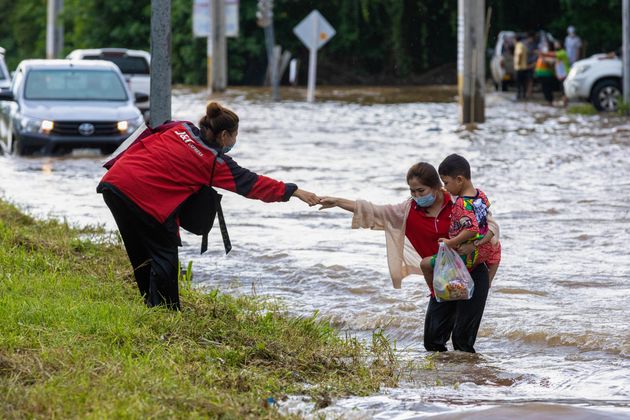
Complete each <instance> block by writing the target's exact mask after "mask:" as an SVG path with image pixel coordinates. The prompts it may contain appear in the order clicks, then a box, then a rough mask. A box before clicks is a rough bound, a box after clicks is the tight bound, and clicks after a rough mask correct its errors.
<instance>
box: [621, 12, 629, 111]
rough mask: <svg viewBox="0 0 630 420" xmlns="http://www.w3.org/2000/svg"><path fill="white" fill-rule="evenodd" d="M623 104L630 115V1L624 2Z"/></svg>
mask: <svg viewBox="0 0 630 420" xmlns="http://www.w3.org/2000/svg"><path fill="white" fill-rule="evenodd" d="M622 15H623V25H622V26H623V46H622V54H621V55H622V57H621V59H622V62H623V102H624V104H625V106H626V113H630V110H629V109H628V108H627V107H628V106H630V0H623V5H622Z"/></svg>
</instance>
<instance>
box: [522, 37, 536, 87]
mask: <svg viewBox="0 0 630 420" xmlns="http://www.w3.org/2000/svg"><path fill="white" fill-rule="evenodd" d="M525 45H526V46H527V74H526V75H527V95H526V97H527V98H531V97H532V92H533V90H534V67H535V66H536V60H537V59H538V43H537V41H536V36H535V34H534V33H533V32H528V33H527V38H526V39H525Z"/></svg>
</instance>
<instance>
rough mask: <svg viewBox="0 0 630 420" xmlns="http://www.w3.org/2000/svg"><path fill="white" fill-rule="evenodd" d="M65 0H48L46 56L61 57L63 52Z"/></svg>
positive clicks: (49, 57)
mask: <svg viewBox="0 0 630 420" xmlns="http://www.w3.org/2000/svg"><path fill="white" fill-rule="evenodd" d="M61 12H63V0H48V13H47V17H46V58H48V59H51V58H60V57H61V54H62V53H63V22H61V20H60V19H59V15H60V14H61Z"/></svg>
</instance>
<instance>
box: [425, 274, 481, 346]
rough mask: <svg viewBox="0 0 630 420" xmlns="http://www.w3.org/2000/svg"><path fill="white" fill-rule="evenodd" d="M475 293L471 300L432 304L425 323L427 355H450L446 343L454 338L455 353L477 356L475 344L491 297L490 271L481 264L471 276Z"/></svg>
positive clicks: (432, 299) (431, 302)
mask: <svg viewBox="0 0 630 420" xmlns="http://www.w3.org/2000/svg"><path fill="white" fill-rule="evenodd" d="M470 275H471V277H472V278H473V281H474V282H475V291H474V292H473V296H472V298H470V299H469V300H456V301H451V302H438V301H437V300H436V299H435V298H434V297H432V298H431V300H430V301H429V307H428V308H427V315H426V318H425V320H424V348H425V349H427V351H446V350H447V348H446V342H447V341H448V339H449V338H450V337H451V335H452V336H453V349H454V350H460V351H466V352H469V353H474V352H475V348H474V345H475V340H476V339H477V331H478V330H479V324H481V317H482V316H483V310H484V308H485V306H486V298H487V297H488V289H489V281H488V268H487V267H486V265H485V264H480V265H479V266H477V267H476V268H475V269H474V270H473V271H472V272H471V273H470Z"/></svg>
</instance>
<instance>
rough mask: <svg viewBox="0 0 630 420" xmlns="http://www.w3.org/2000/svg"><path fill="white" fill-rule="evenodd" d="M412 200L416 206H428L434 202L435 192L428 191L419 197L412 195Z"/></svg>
mask: <svg viewBox="0 0 630 420" xmlns="http://www.w3.org/2000/svg"><path fill="white" fill-rule="evenodd" d="M413 200H414V201H415V202H416V205H417V206H418V207H429V206H430V205H431V204H433V203H435V194H433V193H429V194H427V195H423V196H421V197H414V198H413Z"/></svg>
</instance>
